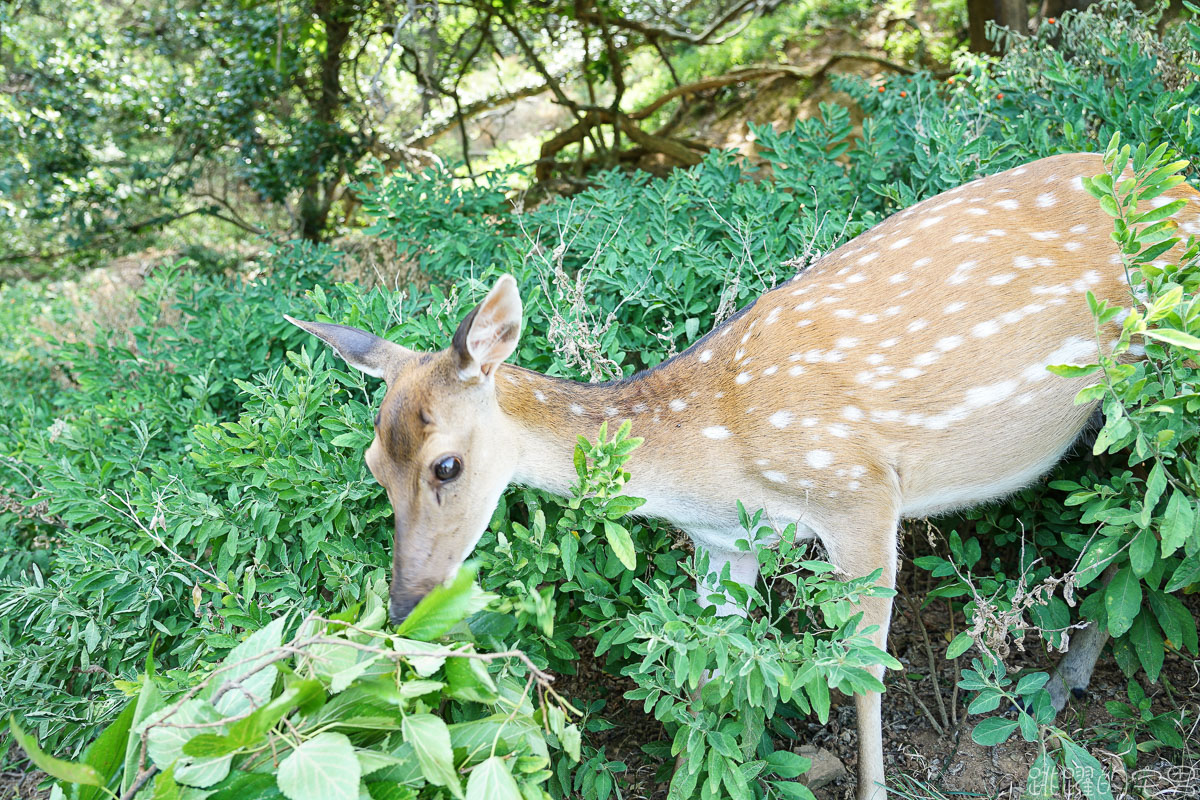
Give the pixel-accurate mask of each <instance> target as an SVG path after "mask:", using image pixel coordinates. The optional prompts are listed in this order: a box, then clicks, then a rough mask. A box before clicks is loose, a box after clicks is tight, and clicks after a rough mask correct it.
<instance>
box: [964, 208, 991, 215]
mask: <svg viewBox="0 0 1200 800" xmlns="http://www.w3.org/2000/svg"><path fill="white" fill-rule="evenodd" d="M967 213H968V214H974V215H975V216H977V217H982V216H983V215H984V214H987V213H988V210H987V209H986V208H980V207H979V206H971V207H970V208H968V209H967Z"/></svg>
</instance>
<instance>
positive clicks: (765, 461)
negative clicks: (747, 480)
mask: <svg viewBox="0 0 1200 800" xmlns="http://www.w3.org/2000/svg"><path fill="white" fill-rule="evenodd" d="M770 463H771V461H770V460H769V459H766V458H756V459H754V464H755V466H759V467H765V466H766V465H767V464H770Z"/></svg>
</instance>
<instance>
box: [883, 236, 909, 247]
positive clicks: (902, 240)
mask: <svg viewBox="0 0 1200 800" xmlns="http://www.w3.org/2000/svg"><path fill="white" fill-rule="evenodd" d="M911 241H912V237H911V236H905V237H902V238H900V239H897V240H896V241H894V242H892V243H891V244H889V245H888V250H899V249H900V248H901V247H908V244H909V242H911Z"/></svg>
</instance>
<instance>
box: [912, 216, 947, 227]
mask: <svg viewBox="0 0 1200 800" xmlns="http://www.w3.org/2000/svg"><path fill="white" fill-rule="evenodd" d="M942 219H943V217H926V218H925V219H923V220H921V221H920V222H919V223H917V227H918V228H931V227H933V226H934V225H937V224H938V223H939V222H941V221H942Z"/></svg>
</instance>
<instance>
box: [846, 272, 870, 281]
mask: <svg viewBox="0 0 1200 800" xmlns="http://www.w3.org/2000/svg"><path fill="white" fill-rule="evenodd" d="M866 279H867V276H866V275H863V274H862V273H861V272H856V273H854V274H853V275H851V276H849V277H848V278H846V283H862V282H863V281H865V280H866Z"/></svg>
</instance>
